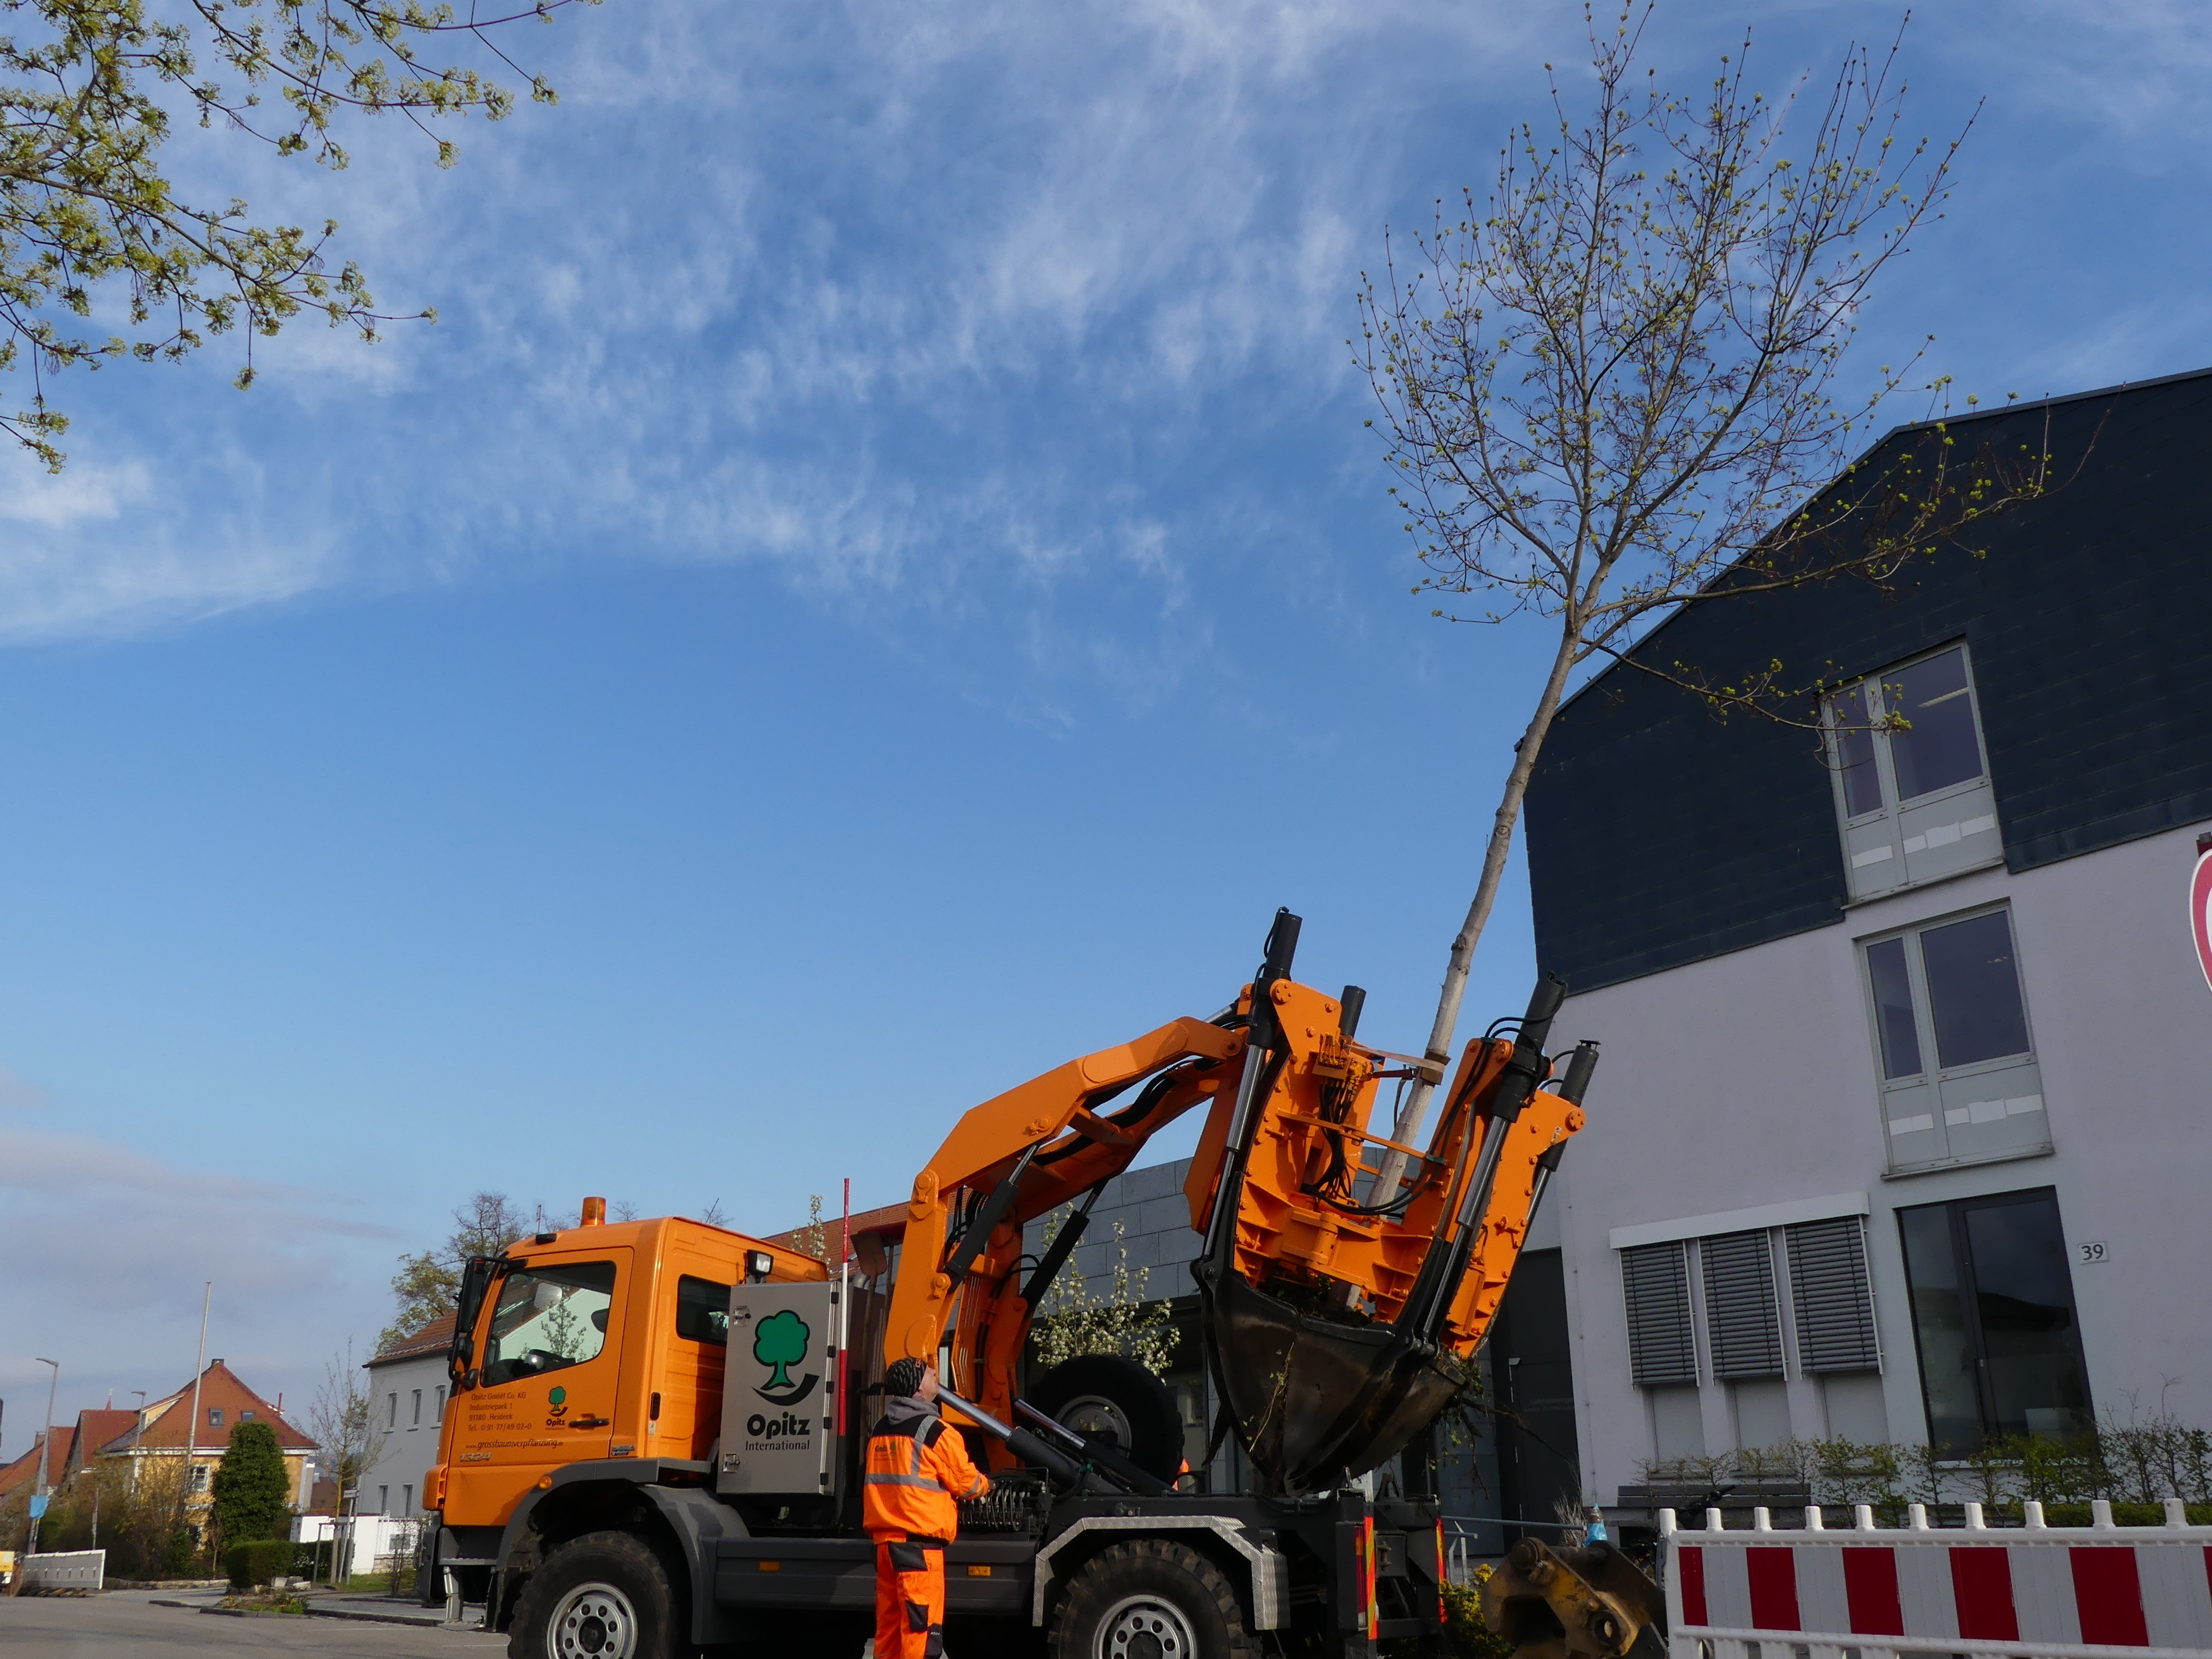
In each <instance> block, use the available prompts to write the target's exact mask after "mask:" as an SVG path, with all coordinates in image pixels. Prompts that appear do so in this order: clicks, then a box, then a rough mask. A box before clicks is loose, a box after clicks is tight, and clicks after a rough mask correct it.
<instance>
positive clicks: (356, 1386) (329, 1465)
mask: <svg viewBox="0 0 2212 1659" xmlns="http://www.w3.org/2000/svg"><path fill="white" fill-rule="evenodd" d="M307 1432H308V1433H309V1434H311V1435H313V1437H314V1439H315V1443H316V1445H317V1446H318V1447H319V1449H320V1455H321V1467H322V1468H324V1469H325V1471H326V1472H327V1473H328V1474H329V1475H330V1477H331V1480H335V1481H336V1482H337V1488H338V1491H339V1492H340V1493H341V1494H343V1493H344V1492H347V1491H348V1490H349V1489H358V1488H359V1487H360V1486H361V1481H362V1476H363V1475H365V1474H368V1471H369V1470H370V1469H371V1468H374V1467H375V1464H376V1460H377V1459H378V1458H380V1457H381V1456H383V1455H384V1446H385V1442H386V1438H387V1437H388V1436H387V1433H386V1430H385V1429H384V1427H383V1425H381V1424H380V1423H379V1422H378V1421H377V1419H376V1411H375V1404H374V1399H373V1397H372V1396H371V1395H370V1394H369V1391H368V1383H365V1382H364V1381H363V1380H362V1375H361V1369H360V1367H358V1366H356V1364H354V1363H353V1349H352V1348H351V1346H348V1347H347V1349H346V1351H345V1352H343V1354H335V1353H334V1354H332V1355H331V1357H330V1360H329V1362H328V1363H327V1364H325V1366H324V1367H323V1381H322V1386H321V1387H319V1389H316V1390H315V1398H314V1401H313V1404H312V1405H310V1406H309V1407H307Z"/></svg>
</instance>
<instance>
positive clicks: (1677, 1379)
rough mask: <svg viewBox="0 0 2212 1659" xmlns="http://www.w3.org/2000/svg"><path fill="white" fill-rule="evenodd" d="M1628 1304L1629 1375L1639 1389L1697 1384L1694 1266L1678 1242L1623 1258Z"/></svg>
mask: <svg viewBox="0 0 2212 1659" xmlns="http://www.w3.org/2000/svg"><path fill="white" fill-rule="evenodd" d="M1620 1282H1621V1288H1622V1291H1623V1292H1624V1294H1625V1296H1626V1300H1627V1304H1628V1367H1629V1375H1630V1376H1632V1377H1633V1378H1634V1379H1635V1382H1636V1383H1637V1385H1638V1387H1639V1388H1647V1389H1648V1388H1656V1387H1658V1386H1661V1385H1662V1384H1665V1383H1695V1382H1696V1381H1697V1380H1698V1343H1697V1334H1696V1332H1695V1330H1694V1329H1693V1328H1692V1325H1691V1322H1690V1266H1689V1258H1688V1255H1687V1253H1686V1246H1684V1245H1683V1243H1681V1242H1680V1240H1674V1241H1672V1242H1670V1243H1665V1244H1642V1245H1638V1246H1637V1247H1636V1248H1634V1249H1626V1250H1623V1251H1622V1252H1621V1253H1620Z"/></svg>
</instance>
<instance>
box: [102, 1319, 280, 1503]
mask: <svg viewBox="0 0 2212 1659" xmlns="http://www.w3.org/2000/svg"><path fill="white" fill-rule="evenodd" d="M192 1403H193V1401H192V1385H191V1383H185V1386H184V1387H183V1388H181V1389H178V1390H177V1391H176V1392H175V1393H173V1394H171V1395H167V1396H165V1397H164V1398H162V1399H160V1400H151V1401H147V1403H146V1405H145V1407H144V1408H143V1410H141V1411H135V1412H128V1411H126V1412H103V1413H97V1415H98V1416H100V1418H101V1419H105V1420H104V1421H103V1424H102V1431H103V1432H105V1431H106V1430H109V1429H117V1430H118V1432H116V1433H115V1434H114V1435H113V1436H112V1438H110V1439H108V1440H106V1442H104V1443H100V1444H98V1445H97V1446H95V1448H94V1455H96V1456H98V1457H100V1458H101V1459H122V1460H127V1462H128V1464H129V1467H130V1469H131V1482H132V1484H133V1485H134V1486H135V1485H136V1484H137V1482H138V1481H139V1480H143V1479H145V1478H147V1477H148V1475H149V1473H150V1472H151V1470H153V1469H154V1468H160V1467H162V1466H164V1465H167V1464H168V1463H170V1462H172V1461H179V1462H185V1463H186V1464H187V1468H188V1473H187V1474H186V1477H185V1479H186V1482H187V1486H186V1500H185V1501H186V1511H185V1512H186V1515H187V1516H188V1517H190V1520H189V1522H188V1524H190V1525H191V1526H193V1527H194V1528H197V1527H198V1526H199V1525H200V1524H201V1523H202V1521H203V1519H204V1516H205V1515H206V1512H207V1510H209V1508H210V1505H211V1504H213V1502H214V1498H213V1494H212V1492H211V1490H210V1488H211V1483H212V1482H213V1480H214V1479H215V1471H216V1466H217V1465H218V1464H220V1463H221V1462H222V1455H223V1452H224V1450H225V1449H227V1448H228V1446H229V1444H230V1433H231V1431H232V1430H233V1429H234V1428H236V1427H237V1426H238V1425H240V1423H254V1422H260V1423H266V1424H267V1425H269V1426H270V1429H272V1430H273V1431H275V1432H276V1445H277V1449H278V1450H280V1451H281V1452H282V1453H283V1457H284V1468H285V1473H286V1474H287V1476H288V1477H289V1489H288V1492H287V1494H286V1498H285V1501H286V1502H287V1503H289V1504H291V1505H292V1507H293V1508H295V1510H296V1509H304V1508H306V1507H307V1502H308V1499H309V1498H310V1496H311V1495H312V1492H313V1486H314V1453H315V1451H316V1450H317V1447H316V1445H315V1443H314V1442H313V1440H311V1439H309V1438H308V1437H307V1436H306V1435H304V1434H302V1433H301V1432H300V1431H299V1430H297V1429H295V1428H294V1427H293V1426H292V1425H290V1424H289V1423H288V1422H286V1421H285V1420H284V1419H283V1416H282V1415H281V1414H280V1413H278V1411H277V1409H276V1407H274V1406H272V1405H271V1404H270V1402H269V1401H266V1400H264V1399H263V1398H262V1397H261V1396H260V1395H258V1394H256V1393H255V1392H254V1391H253V1390H252V1389H250V1388H248V1387H247V1386H246V1383H244V1381H242V1380H241V1379H240V1377H239V1376H237V1374H236V1373H235V1372H234V1371H233V1370H231V1369H230V1368H229V1367H228V1365H226V1364H223V1363H222V1360H220V1359H214V1360H210V1361H209V1362H208V1368H207V1370H204V1372H202V1373H201V1374H200V1378H199V1416H198V1418H197V1420H195V1419H194V1418H193V1416H192ZM86 1415H87V1416H88V1417H90V1416H93V1415H95V1414H94V1413H86ZM118 1419H119V1423H118Z"/></svg>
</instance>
